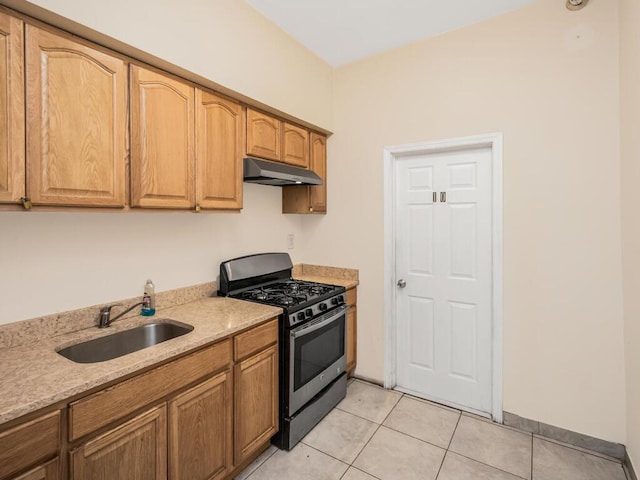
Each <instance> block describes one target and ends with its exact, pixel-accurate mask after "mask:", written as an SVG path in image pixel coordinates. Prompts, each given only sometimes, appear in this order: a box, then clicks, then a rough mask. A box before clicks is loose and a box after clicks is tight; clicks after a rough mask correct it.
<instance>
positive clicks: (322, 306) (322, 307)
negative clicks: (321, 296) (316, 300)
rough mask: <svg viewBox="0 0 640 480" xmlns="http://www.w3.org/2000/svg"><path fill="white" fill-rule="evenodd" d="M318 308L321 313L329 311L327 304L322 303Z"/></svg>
mask: <svg viewBox="0 0 640 480" xmlns="http://www.w3.org/2000/svg"><path fill="white" fill-rule="evenodd" d="M318 308H319V309H320V311H321V312H324V311H325V310H326V309H327V304H326V303H324V302H322V303H321V304H320V305H318Z"/></svg>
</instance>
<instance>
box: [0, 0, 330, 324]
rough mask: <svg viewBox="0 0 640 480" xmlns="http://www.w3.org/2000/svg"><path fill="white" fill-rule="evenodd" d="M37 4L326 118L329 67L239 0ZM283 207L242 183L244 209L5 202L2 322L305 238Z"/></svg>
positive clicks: (162, 282)
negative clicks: (77, 207)
mask: <svg viewBox="0 0 640 480" xmlns="http://www.w3.org/2000/svg"><path fill="white" fill-rule="evenodd" d="M34 3H35V4H36V5H39V6H41V7H44V8H47V9H50V10H52V11H54V12H55V13H58V14H60V15H62V16H66V17H68V18H70V19H72V20H74V21H77V22H79V23H81V24H84V25H87V26H89V27H91V28H93V29H95V30H97V31H99V32H101V33H104V34H107V35H109V36H112V37H114V38H116V39H117V40H121V41H123V42H125V43H128V44H130V45H132V46H134V47H137V48H139V49H141V50H144V51H147V52H149V53H152V54H154V55H157V56H158V57H160V58H162V59H165V60H168V61H170V62H173V63H175V64H177V65H178V66H181V67H184V68H186V69H188V70H191V71H193V72H194V73H198V74H200V75H202V76H205V77H207V78H210V79H211V80H213V81H216V82H217V83H220V84H222V85H225V86H226V87H228V88H231V89H234V90H236V91H238V92H240V93H243V94H245V95H248V96H251V97H253V98H255V99H256V100H259V101H261V102H264V103H266V104H269V105H271V106H273V107H276V108H279V109H281V110H283V111H285V112H287V113H289V114H291V115H294V116H297V117H299V118H302V119H304V120H306V121H309V122H312V123H315V124H317V125H319V126H323V127H326V128H329V127H330V126H331V125H330V120H331V75H332V70H331V68H330V67H329V66H328V65H327V64H325V63H324V62H323V61H321V60H319V59H318V58H317V57H315V56H314V55H313V54H311V53H310V52H309V51H308V50H306V49H304V48H303V47H301V46H300V45H299V44H298V43H297V42H295V41H294V40H293V39H292V38H290V37H289V36H287V35H286V34H284V33H283V32H282V31H281V30H279V29H278V28H277V27H275V26H274V25H273V24H271V23H269V22H268V21H266V20H265V19H264V17H262V16H261V15H260V14H258V13H257V12H255V11H254V10H253V9H251V8H250V7H248V6H247V5H246V4H245V2H243V1H237V0H216V1H215V2H205V1H201V0H184V1H181V2H175V1H150V0H149V1H139V0H136V1H125V0H114V1H109V2H84V1H81V0H64V1H60V0H55V1H53V0H39V1H37V2H34ZM310 92H312V94H311V93H310ZM280 212H281V191H280V189H279V188H276V187H268V186H261V185H247V184H245V199H244V210H243V212H242V214H241V215H235V214H205V215H194V214H170V213H144V214H107V213H104V214H95V213H37V212H0V274H1V276H0V324H2V323H9V322H13V321H17V320H22V319H26V318H32V317H35V316H40V315H45V314H50V313H55V312H59V311H65V310H69V309H75V308H79V307H83V306H88V305H93V304H96V303H102V302H109V301H113V300H116V299H120V298H128V297H132V296H136V295H139V294H140V295H141V294H142V287H143V285H144V282H145V280H146V278H147V277H148V278H152V279H153V280H154V282H155V284H156V288H157V290H158V291H164V290H168V289H171V288H177V287H183V286H186V285H192V284H195V283H201V282H207V281H211V280H213V279H215V278H216V276H217V274H218V266H219V263H220V261H222V260H225V259H227V258H231V257H234V256H238V255H244V254H249V253H256V252H261V251H274V250H276V251H283V250H286V247H287V246H286V235H287V234H288V233H294V234H295V235H296V240H297V241H298V242H299V243H302V235H303V231H302V229H301V220H300V218H299V216H285V215H282V214H281V213H280ZM299 252H300V248H299V247H296V248H295V249H294V250H292V251H291V254H292V257H293V259H294V260H297V261H302V260H304V259H303V258H301V256H300V255H299Z"/></svg>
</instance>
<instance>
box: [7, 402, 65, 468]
mask: <svg viewBox="0 0 640 480" xmlns="http://www.w3.org/2000/svg"><path fill="white" fill-rule="evenodd" d="M59 448H60V411H57V412H53V413H50V414H48V415H44V416H42V417H39V418H36V419H35V420H31V421H30V422H26V423H23V424H22V425H18V426H17V427H14V428H12V429H11V430H7V431H6V432H3V433H0V478H1V477H4V476H5V475H9V474H10V473H14V472H17V471H20V470H23V469H25V468H26V467H28V466H29V465H34V464H35V463H36V462H38V461H40V460H44V459H45V458H47V457H50V456H53V455H54V454H55V453H56V452H57V451H58V449H59Z"/></svg>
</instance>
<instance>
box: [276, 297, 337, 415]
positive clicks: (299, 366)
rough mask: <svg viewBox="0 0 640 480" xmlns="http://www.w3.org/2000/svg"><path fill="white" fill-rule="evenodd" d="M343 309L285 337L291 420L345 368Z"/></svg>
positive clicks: (318, 318)
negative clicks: (286, 340) (287, 342)
mask: <svg viewBox="0 0 640 480" xmlns="http://www.w3.org/2000/svg"><path fill="white" fill-rule="evenodd" d="M348 308H349V307H347V306H346V305H343V306H340V307H338V308H335V309H333V310H331V311H330V312H328V313H325V314H323V315H322V316H320V317H317V318H315V319H313V320H311V321H310V322H307V323H305V324H304V325H301V326H299V327H297V328H294V329H293V330H291V331H290V333H289V392H288V393H289V405H288V412H287V413H288V415H289V416H291V415H293V414H294V413H295V412H297V411H298V410H300V408H301V407H302V406H303V405H304V404H305V403H307V402H308V401H309V400H311V399H312V398H313V397H314V396H316V395H317V394H318V393H319V392H320V391H321V390H322V389H323V388H324V387H326V386H327V385H329V384H330V383H331V381H332V380H334V379H336V378H338V377H339V376H340V374H341V373H342V372H344V370H345V368H346V364H347V361H346V354H345V351H346V335H345V333H346V318H347V309H348Z"/></svg>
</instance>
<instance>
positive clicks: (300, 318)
mask: <svg viewBox="0 0 640 480" xmlns="http://www.w3.org/2000/svg"><path fill="white" fill-rule="evenodd" d="M298 320H304V313H303V312H299V313H298Z"/></svg>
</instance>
